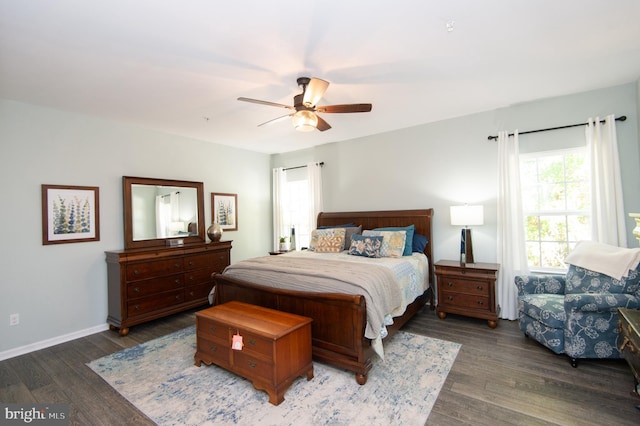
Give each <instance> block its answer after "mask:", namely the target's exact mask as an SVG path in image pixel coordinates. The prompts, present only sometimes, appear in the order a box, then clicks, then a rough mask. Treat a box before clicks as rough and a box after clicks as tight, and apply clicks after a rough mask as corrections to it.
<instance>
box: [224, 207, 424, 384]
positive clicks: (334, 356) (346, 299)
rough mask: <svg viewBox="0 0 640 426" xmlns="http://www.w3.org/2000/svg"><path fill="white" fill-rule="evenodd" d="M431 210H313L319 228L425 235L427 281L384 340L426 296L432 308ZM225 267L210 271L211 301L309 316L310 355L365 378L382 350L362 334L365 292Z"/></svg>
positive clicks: (363, 380) (389, 327) (365, 322)
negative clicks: (281, 282)
mask: <svg viewBox="0 0 640 426" xmlns="http://www.w3.org/2000/svg"><path fill="white" fill-rule="evenodd" d="M432 216H433V209H422V210H397V211H370V212H339V213H336V212H329V213H324V212H323V213H320V214H319V215H318V223H317V225H318V228H321V227H331V226H338V225H342V224H347V223H352V224H357V225H362V229H363V230H372V229H375V228H386V227H404V226H409V225H414V226H415V233H416V234H420V235H423V236H425V237H426V238H427V241H428V243H427V244H426V246H425V247H424V250H423V254H424V256H426V259H427V266H426V271H425V274H426V276H427V283H428V285H427V286H426V288H425V290H424V291H423V292H421V294H420V295H419V296H418V297H417V298H416V299H415V300H412V301H408V305H407V306H406V309H404V312H403V313H402V314H400V315H399V316H396V317H394V318H393V324H391V325H387V326H386V327H385V329H386V333H387V335H386V337H385V338H384V339H383V341H384V340H386V339H388V338H389V337H390V336H392V335H393V334H394V333H395V332H396V331H397V330H398V329H400V328H401V327H402V326H403V325H404V324H405V323H406V322H407V321H408V320H409V319H410V318H411V317H412V316H414V315H415V314H416V313H417V312H419V311H420V310H421V309H422V308H423V307H424V306H425V304H426V303H427V302H429V304H430V307H431V309H433V306H434V301H433V290H432V288H431V286H432V285H433V282H434V276H433V256H432V247H433V240H432V232H431V230H432ZM285 256H286V255H285ZM424 256H423V257H424ZM266 257H267V258H268V257H271V258H279V257H281V256H266ZM263 260H266V259H263ZM274 260H275V259H274ZM238 263H242V262H238ZM231 266H233V265H231ZM230 273H231V271H226V270H225V272H223V273H222V274H214V276H213V279H214V283H215V285H214V290H213V292H212V301H213V304H214V305H217V304H222V303H226V302H229V301H233V300H237V301H242V302H245V303H251V304H255V305H259V306H264V307H268V308H272V309H277V310H280V311H285V312H291V313H294V314H298V315H303V316H306V317H310V318H312V319H313V323H312V337H313V358H314V360H316V361H318V362H322V363H326V364H329V365H333V366H336V367H338V368H342V369H346V370H349V371H352V372H354V373H355V378H356V381H357V382H358V383H359V384H361V385H364V384H365V383H366V382H367V375H368V373H369V371H370V370H371V367H372V359H373V357H375V356H378V355H381V354H380V351H379V349H378V348H377V347H376V340H378V339H372V338H368V337H365V331H367V332H368V331H369V330H368V326H369V322H368V317H367V309H368V308H371V306H369V307H368V306H367V303H366V299H367V298H366V297H365V295H364V294H345V293H340V292H339V291H328V292H324V291H320V292H319V291H317V290H316V291H303V290H294V289H289V288H274V287H271V286H269V285H267V284H265V282H261V279H260V278H257V279H256V278H246V277H243V279H239V278H237V277H232V276H230ZM258 276H260V275H258ZM376 353H377V354H376Z"/></svg>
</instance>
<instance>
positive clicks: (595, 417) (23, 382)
mask: <svg viewBox="0 0 640 426" xmlns="http://www.w3.org/2000/svg"><path fill="white" fill-rule="evenodd" d="M194 322H195V317H194V315H193V311H192V312H187V313H183V314H177V315H174V316H172V317H170V318H165V319H161V320H157V321H154V322H153V323H150V324H145V325H140V326H137V327H132V328H131V332H130V334H129V336H127V337H120V336H119V335H118V334H117V333H115V332H111V331H105V332H102V333H97V334H94V335H91V336H88V337H84V338H80V339H77V340H74V341H71V342H68V343H64V344H61V345H57V346H54V347H51V348H47V349H43V350H40V351H36V352H32V353H30V354H26V355H22V356H19V357H15V358H12V359H8V360H5V361H2V362H0V401H2V402H4V403H11V402H20V403H31V402H33V403H70V404H71V405H70V407H71V424H81V425H152V424H153V423H152V422H151V421H150V420H149V419H148V418H146V417H145V416H144V415H143V414H142V413H140V412H139V411H138V410H137V409H136V408H134V407H133V406H132V405H131V404H129V403H128V402H127V401H126V400H125V399H124V398H122V397H121V396H120V395H119V394H118V393H117V392H115V391H114V390H113V389H112V388H111V387H110V386H109V385H107V384H106V383H104V382H103V381H102V379H100V378H99V377H98V376H97V375H95V374H94V373H93V372H92V371H91V370H90V369H89V368H88V367H87V366H86V365H85V363H87V362H88V361H91V360H94V359H97V358H100V357H102V356H104V355H107V354H110V353H113V352H116V351H119V350H121V349H123V348H126V347H130V346H134V345H136V344H139V343H142V342H145V341H148V340H151V339H153V338H156V337H160V336H163V335H165V334H168V333H171V332H173V331H176V330H179V329H181V328H184V327H186V326H187V325H190V324H193V323H194ZM404 330H406V331H411V332H413V333H417V334H424V335H427V336H430V337H434V338H439V339H444V340H449V341H454V342H458V343H461V344H462V348H461V349H460V352H459V353H458V357H457V358H456V361H455V363H454V365H453V368H452V370H451V372H450V373H449V376H448V377H447V380H446V382H445V385H444V387H443V389H442V391H441V392H440V395H439V396H438V399H437V401H436V403H435V405H434V407H433V410H432V412H431V415H430V417H429V420H428V422H427V424H428V425H437V426H440V425H465V424H467V425H474V426H476V425H491V426H497V425H514V424H517V425H637V424H640V410H638V409H636V408H635V405H636V404H640V398H638V397H636V396H634V395H632V394H631V391H632V388H633V378H632V376H631V372H630V370H629V367H628V366H627V365H626V363H625V362H624V361H621V360H605V361H595V360H594V361H591V360H583V361H581V362H580V364H579V366H578V368H577V369H575V368H572V367H571V365H570V364H569V361H568V359H567V358H566V357H564V356H557V355H554V354H553V353H551V352H550V351H548V350H547V349H545V348H544V347H542V346H540V345H539V344H537V343H536V342H534V341H532V340H530V339H526V338H525V337H524V336H523V335H522V334H521V333H520V331H519V330H518V325H517V323H516V322H514V321H513V322H512V321H504V320H501V321H500V323H499V325H498V327H497V328H496V329H493V330H492V329H490V328H488V327H487V325H486V322H485V321H483V320H477V319H473V318H465V317H461V316H455V315H449V316H447V318H446V319H445V320H441V319H438V318H437V316H436V315H435V313H434V312H433V311H430V310H429V309H428V308H427V309H425V310H424V311H422V312H421V313H420V314H418V315H417V316H416V317H415V318H414V319H413V320H411V321H410V322H409V323H408V324H407V325H406V326H405V328H404ZM372 374H373V372H372ZM365 386H366V385H365Z"/></svg>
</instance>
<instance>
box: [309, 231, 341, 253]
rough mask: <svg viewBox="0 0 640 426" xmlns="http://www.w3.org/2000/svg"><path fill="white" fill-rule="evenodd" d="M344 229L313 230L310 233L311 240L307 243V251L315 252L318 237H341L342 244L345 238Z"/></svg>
mask: <svg viewBox="0 0 640 426" xmlns="http://www.w3.org/2000/svg"><path fill="white" fill-rule="evenodd" d="M345 233H346V231H345V229H344V228H329V229H314V230H313V231H311V240H310V241H309V248H308V250H309V251H315V250H316V246H317V245H318V241H319V238H320V237H342V243H343V244H344V236H345Z"/></svg>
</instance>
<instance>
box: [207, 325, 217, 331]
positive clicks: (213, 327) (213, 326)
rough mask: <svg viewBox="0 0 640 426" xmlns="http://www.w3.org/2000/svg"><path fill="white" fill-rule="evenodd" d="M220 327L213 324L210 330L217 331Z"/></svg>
mask: <svg viewBox="0 0 640 426" xmlns="http://www.w3.org/2000/svg"><path fill="white" fill-rule="evenodd" d="M217 329H218V327H216V326H215V325H212V326H211V327H209V330H211V331H216V330H217Z"/></svg>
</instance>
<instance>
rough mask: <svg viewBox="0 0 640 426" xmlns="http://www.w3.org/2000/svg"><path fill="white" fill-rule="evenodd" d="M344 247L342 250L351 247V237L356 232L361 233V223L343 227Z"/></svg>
mask: <svg viewBox="0 0 640 426" xmlns="http://www.w3.org/2000/svg"><path fill="white" fill-rule="evenodd" d="M344 231H345V233H344V248H343V250H348V249H349V247H351V237H353V236H354V235H357V234H362V225H360V226H350V227H348V228H344Z"/></svg>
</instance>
